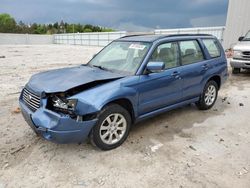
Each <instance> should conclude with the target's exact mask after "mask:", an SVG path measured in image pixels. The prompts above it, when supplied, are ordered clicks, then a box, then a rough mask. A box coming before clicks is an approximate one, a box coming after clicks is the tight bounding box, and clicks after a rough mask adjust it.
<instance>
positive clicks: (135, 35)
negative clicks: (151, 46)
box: [121, 33, 154, 39]
mask: <svg viewBox="0 0 250 188" xmlns="http://www.w3.org/2000/svg"><path fill="white" fill-rule="evenodd" d="M147 35H154V34H151V33H145V34H134V35H126V36H123V37H121V39H122V38H127V37H138V36H147Z"/></svg>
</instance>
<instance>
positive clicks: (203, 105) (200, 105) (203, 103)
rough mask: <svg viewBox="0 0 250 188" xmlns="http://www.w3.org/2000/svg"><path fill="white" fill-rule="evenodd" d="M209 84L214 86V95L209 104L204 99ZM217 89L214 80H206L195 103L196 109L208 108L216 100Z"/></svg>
mask: <svg viewBox="0 0 250 188" xmlns="http://www.w3.org/2000/svg"><path fill="white" fill-rule="evenodd" d="M210 86H211V87H214V88H215V96H214V100H213V102H212V103H211V104H207V103H206V101H205V95H206V92H207V91H208V88H210ZM218 90H219V88H218V84H217V83H216V82H215V81H214V80H210V81H208V82H207V83H206V85H205V87H204V89H203V93H202V94H201V96H200V100H199V101H198V102H197V103H196V106H197V107H198V109H199V110H208V109H210V108H212V107H213V105H214V104H215V102H216V100H217V96H218Z"/></svg>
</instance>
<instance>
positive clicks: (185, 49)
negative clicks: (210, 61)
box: [180, 40, 204, 65]
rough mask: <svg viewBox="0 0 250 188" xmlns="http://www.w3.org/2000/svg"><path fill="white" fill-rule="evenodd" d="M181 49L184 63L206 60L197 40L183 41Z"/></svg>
mask: <svg viewBox="0 0 250 188" xmlns="http://www.w3.org/2000/svg"><path fill="white" fill-rule="evenodd" d="M180 49H181V62H182V65H188V64H192V63H196V62H199V61H202V60H204V56H203V54H202V51H201V48H200V45H199V44H198V42H197V41H196V40H190V41H181V42H180Z"/></svg>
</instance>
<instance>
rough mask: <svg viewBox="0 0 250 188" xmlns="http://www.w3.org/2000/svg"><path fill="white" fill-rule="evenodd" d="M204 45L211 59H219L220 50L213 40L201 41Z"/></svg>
mask: <svg viewBox="0 0 250 188" xmlns="http://www.w3.org/2000/svg"><path fill="white" fill-rule="evenodd" d="M202 41H203V43H204V45H205V46H206V48H207V50H208V53H209V54H210V56H211V57H212V58H216V57H220V55H221V54H220V48H219V46H218V43H217V41H216V40H214V39H203V40H202Z"/></svg>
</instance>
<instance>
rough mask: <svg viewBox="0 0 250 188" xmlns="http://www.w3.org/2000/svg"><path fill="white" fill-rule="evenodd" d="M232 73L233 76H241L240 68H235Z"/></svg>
mask: <svg viewBox="0 0 250 188" xmlns="http://www.w3.org/2000/svg"><path fill="white" fill-rule="evenodd" d="M232 73H233V74H239V73H240V68H233V69H232Z"/></svg>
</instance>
